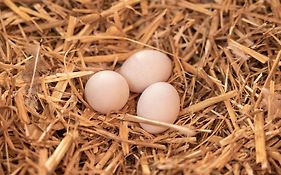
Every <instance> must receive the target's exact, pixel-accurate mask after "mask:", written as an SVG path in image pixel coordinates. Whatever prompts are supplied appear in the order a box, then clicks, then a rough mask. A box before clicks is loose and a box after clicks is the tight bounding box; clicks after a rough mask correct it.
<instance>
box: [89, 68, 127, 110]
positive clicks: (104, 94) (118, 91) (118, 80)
mask: <svg viewBox="0 0 281 175" xmlns="http://www.w3.org/2000/svg"><path fill="white" fill-rule="evenodd" d="M129 94H130V91H129V86H128V84H127V81H126V79H125V78H124V77H122V76H121V75H120V74H118V73H117V72H114V71H108V70H106V71H100V72H97V73H96V74H94V75H93V76H92V77H91V78H90V79H89V80H88V82H87V83H86V86H85V97H86V99H87V101H88V103H89V105H90V106H91V107H92V108H93V109H94V110H96V111H98V112H100V113H102V114H107V113H109V112H112V111H117V110H120V109H121V108H123V107H124V105H125V104H126V103H127V101H128V98H129Z"/></svg>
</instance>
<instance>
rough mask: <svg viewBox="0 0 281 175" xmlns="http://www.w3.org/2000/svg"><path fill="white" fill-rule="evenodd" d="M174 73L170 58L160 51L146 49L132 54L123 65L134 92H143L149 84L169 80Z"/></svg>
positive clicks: (124, 74)
mask: <svg viewBox="0 0 281 175" xmlns="http://www.w3.org/2000/svg"><path fill="white" fill-rule="evenodd" d="M171 73H172V62H171V60H170V58H169V57H168V56H167V55H166V54H164V53H162V52H159V51H156V50H150V49H145V50H141V51H138V52H136V53H134V54H133V55H131V56H130V57H129V58H128V59H127V60H126V61H125V62H124V64H123V65H122V66H121V69H120V74H121V75H123V76H124V77H125V78H126V80H127V82H128V84H129V88H130V90H131V91H132V92H136V93H141V92H143V91H144V89H145V88H147V87H148V86H149V85H151V84H153V83H156V82H163V81H167V80H168V79H169V77H170V75H171Z"/></svg>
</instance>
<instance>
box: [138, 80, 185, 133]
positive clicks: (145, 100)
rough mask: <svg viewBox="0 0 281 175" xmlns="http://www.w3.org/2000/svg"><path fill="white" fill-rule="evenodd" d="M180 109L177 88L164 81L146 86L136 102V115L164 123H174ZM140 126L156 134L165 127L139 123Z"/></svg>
mask: <svg viewBox="0 0 281 175" xmlns="http://www.w3.org/2000/svg"><path fill="white" fill-rule="evenodd" d="M179 110H180V97H179V94H178V92H177V90H176V89H175V88H174V87H173V86H172V85H170V84H169V83H166V82H157V83H154V84H152V85H150V86H149V87H148V88H146V89H145V90H144V91H143V93H142V95H141V96H140V98H139V101H138V104H137V115H138V116H140V117H143V118H147V119H151V120H156V121H160V122H166V123H174V122H175V121H176V119H177V117H178V114H179ZM140 125H141V127H142V128H143V129H144V130H146V131H148V132H150V133H152V134H157V133H161V132H163V131H165V130H166V129H167V128H166V127H161V126H155V125H149V124H144V123H140Z"/></svg>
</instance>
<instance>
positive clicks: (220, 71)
mask: <svg viewBox="0 0 281 175" xmlns="http://www.w3.org/2000/svg"><path fill="white" fill-rule="evenodd" d="M0 20H1V21H0V70H1V71H0V108H1V109H0V128H1V130H0V148H1V152H0V174H86V173H88V174H113V173H114V174H198V175H201V174H234V175H238V174H248V175H251V174H281V151H280V148H281V140H280V133H281V120H280V116H281V112H280V110H281V95H280V91H281V76H280V75H281V72H280V67H279V66H280V57H281V52H280V47H281V32H280V31H281V5H280V1H279V0H259V1H255V0H248V1H243V0H225V1H224V0H215V1H211V0H210V1H207V0H204V1H203V0H202V1H196V0H192V1H185V0H179V1H174V0H155V1H149V0H119V1H117V0H95V1H91V0H69V1H68V0H63V1H59V0H57V1H55V0H43V1H38V0H22V1H21V0H17V1H16V0H14V1H12V0H0ZM143 48H152V49H156V50H160V51H162V52H164V53H166V54H168V55H169V56H170V58H171V59H172V60H173V66H174V69H173V75H172V76H171V77H170V79H169V82H170V83H171V84H173V86H174V87H175V88H176V89H177V90H178V92H179V94H180V96H181V112H180V116H179V117H178V120H177V121H176V122H175V123H174V124H173V125H167V124H165V123H159V122H155V121H149V120H148V121H147V120H146V121H144V119H142V118H140V117H138V116H136V115H135V111H136V109H135V107H136V102H137V99H138V97H139V95H138V94H131V96H130V99H129V102H128V103H127V105H126V106H125V107H124V108H123V109H122V110H121V111H115V112H113V113H111V114H108V115H106V116H104V115H100V114H98V113H96V112H95V111H93V110H92V109H91V108H90V107H89V105H88V104H87V102H86V101H85V99H84V97H83V90H84V85H85V82H86V81H87V79H88V78H89V76H90V75H92V74H93V73H94V72H96V71H99V70H104V69H109V70H118V68H119V67H120V65H121V64H122V62H123V61H124V60H126V59H127V58H128V56H129V55H131V54H132V53H133V52H136V51H138V50H140V49H143ZM138 122H147V123H151V124H155V125H165V126H168V127H169V130H167V131H166V132H164V133H162V134H158V135H151V134H149V133H147V132H145V131H144V130H143V129H141V128H140V127H139V125H138Z"/></svg>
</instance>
